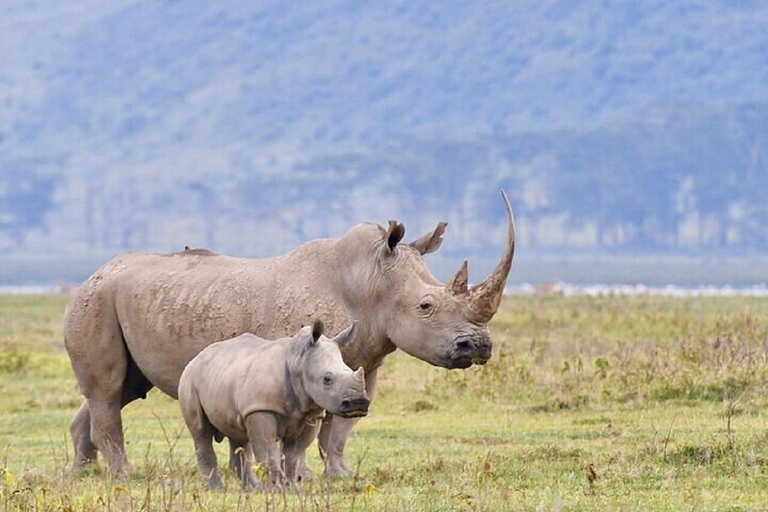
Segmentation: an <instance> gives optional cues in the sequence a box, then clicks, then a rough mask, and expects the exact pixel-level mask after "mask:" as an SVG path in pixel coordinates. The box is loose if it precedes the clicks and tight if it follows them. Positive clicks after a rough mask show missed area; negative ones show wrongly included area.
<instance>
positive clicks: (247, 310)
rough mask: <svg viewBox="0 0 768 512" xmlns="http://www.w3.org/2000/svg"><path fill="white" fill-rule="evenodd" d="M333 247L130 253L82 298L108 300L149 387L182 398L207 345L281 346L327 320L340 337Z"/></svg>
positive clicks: (342, 314)
mask: <svg viewBox="0 0 768 512" xmlns="http://www.w3.org/2000/svg"><path fill="white" fill-rule="evenodd" d="M332 244H333V241H331V240H319V241H314V242H311V243H308V244H305V245H303V246H301V247H299V248H298V249H296V250H295V251H293V252H291V253H289V254H287V255H285V256H281V257H278V258H270V259H261V260H250V259H242V258H232V257H227V256H219V255H211V254H188V253H176V254H172V255H156V254H138V253H134V254H125V255H121V256H118V257H117V258H115V259H114V260H112V261H111V262H109V263H108V264H107V265H105V266H104V267H102V268H101V269H99V271H97V272H96V273H95V274H94V275H93V276H91V278H89V280H88V281H86V283H84V285H83V286H82V287H81V290H80V291H79V292H78V294H83V295H84V296H87V295H88V294H92V293H94V290H96V291H97V292H98V293H101V294H106V295H108V296H109V297H111V299H112V300H111V303H113V304H114V314H116V315H117V318H118V320H119V323H120V328H121V329H122V334H123V337H124V339H125V343H126V346H127V347H128V350H129V352H130V353H131V355H132V357H133V359H134V360H135V362H136V364H137V366H138V367H139V368H140V369H141V371H142V372H143V374H144V375H145V376H146V377H147V379H149V381H150V382H151V383H152V384H153V385H155V386H157V387H159V388H160V389H161V390H162V391H163V392H165V393H167V394H169V395H171V396H174V397H176V396H177V387H178V382H179V377H180V376H181V372H182V370H183V369H184V367H185V366H186V364H187V363H188V362H189V361H190V360H191V359H192V358H193V357H194V356H195V355H196V354H197V353H199V352H200V351H201V350H202V349H203V348H204V347H206V346H207V345H209V344H211V343H213V342H217V341H220V340H224V339H229V338H233V337H235V336H238V335H240V334H242V333H246V332H250V333H254V334H256V335H258V336H262V337H264V338H269V339H275V338H279V337H282V336H286V335H288V334H289V333H293V332H295V331H296V330H297V329H298V328H299V327H301V326H302V325H306V324H309V323H311V322H312V320H314V319H315V318H321V319H322V320H323V321H324V322H326V324H327V325H328V329H329V332H334V331H340V330H341V329H342V328H343V327H344V326H345V325H346V323H347V314H346V310H345V309H344V307H343V305H342V303H341V300H340V299H339V298H337V297H336V294H335V291H334V283H333V282H331V280H330V279H329V272H328V268H329V266H330V265H332V262H331V261H329V260H330V259H332V255H331V254H332Z"/></svg>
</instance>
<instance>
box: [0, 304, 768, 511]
mask: <svg viewBox="0 0 768 512" xmlns="http://www.w3.org/2000/svg"><path fill="white" fill-rule="evenodd" d="M66 301H67V299H66V298H65V297H60V296H0V510H4V511H7V510H35V511H42V510H71V511H80V510H84V511H91V510H114V511H124V510H125V511H142V510H146V511H149V510H157V511H164V510H178V511H184V510H189V511H192V510H195V511H197V510H199V511H224V510H264V511H266V510H288V511H293V510H308V511H310V510H319V511H323V510H345V511H346V510H391V511H400V510H402V511H410V510H433V511H442V510H491V511H492V510H590V511H594V510H611V511H615V510H731V511H735V510H768V422H767V421H766V420H767V419H768V409H767V406H768V300H766V299H760V298H746V297H718V298H712V297H701V298H686V299H682V298H665V297H650V296H648V297H619V296H612V297H611V296H607V297H586V296H583V297H561V296H508V297H505V299H504V302H503V304H502V308H501V310H500V311H499V313H498V314H497V315H496V317H495V318H494V319H493V322H492V324H491V327H492V333H493V337H494V338H493V339H494V354H493V358H492V359H491V361H490V362H489V363H488V364H487V365H486V366H483V367H473V368H471V369H469V370H466V371H458V370H454V371H447V370H443V369H438V368H433V367H431V366H429V365H428V364H426V363H422V362H420V361H417V360H416V359H414V358H411V357H409V356H407V355H405V354H403V353H402V352H396V353H395V354H393V355H392V356H390V357H389V358H388V359H387V360H386V362H385V364H384V367H383V369H382V370H381V371H380V374H379V390H378V392H377V395H376V398H375V400H374V402H373V405H372V408H371V413H370V415H369V417H368V418H365V419H363V420H362V421H361V422H360V423H359V425H358V427H357V428H356V430H354V431H353V433H352V436H351V437H350V441H349V444H348V445H347V450H346V453H347V459H348V460H349V461H350V462H352V463H354V465H355V466H356V468H357V472H356V474H355V475H354V476H350V477H347V478H344V479H340V480H334V481H331V482H328V481H326V480H324V479H323V478H321V477H319V476H318V475H321V474H322V461H321V459H320V457H319V455H318V453H317V447H316V444H313V446H312V447H310V450H309V452H308V456H309V465H310V467H311V468H312V469H313V470H314V472H315V475H316V478H315V479H314V480H313V481H312V482H310V483H307V484H304V485H303V486H302V487H301V489H300V490H299V491H298V492H286V493H277V494H260V493H246V492H242V491H241V490H240V489H239V487H238V485H237V482H236V481H234V478H233V477H232V476H231V474H230V473H229V472H228V470H226V469H224V468H225V467H226V452H227V450H226V446H225V445H218V446H217V453H218V456H219V464H220V466H222V468H223V469H224V471H223V474H224V476H225V478H226V480H225V490H224V491H221V492H207V491H205V490H204V488H203V480H202V478H201V477H200V475H199V474H198V473H197V468H196V465H195V461H194V451H193V448H192V442H191V438H190V436H189V435H188V433H187V431H186V428H185V426H184V424H183V421H182V418H181V414H180V411H179V410H178V404H177V403H176V402H175V401H173V400H171V399H170V398H168V397H166V396H164V395H162V394H161V393H159V392H158V391H156V390H153V391H152V392H151V393H150V394H149V396H148V397H147V399H146V400H139V401H137V402H134V403H132V404H130V405H129V406H128V407H126V408H125V409H124V410H123V421H124V427H125V431H126V440H127V443H128V445H127V450H128V456H129V460H130V461H131V462H132V464H133V473H132V476H131V477H130V478H128V479H126V480H124V481H113V480H112V479H111V478H110V477H109V475H108V472H107V471H105V466H104V465H103V462H102V461H101V460H100V461H99V464H98V465H97V466H95V467H94V468H92V469H89V470H87V471H86V472H85V473H84V474H82V475H79V476H77V477H73V476H72V475H71V474H70V471H69V467H70V465H71V460H72V448H71V445H70V440H69V433H68V425H69V421H70V419H71V418H72V416H73V415H74V413H75V411H76V410H77V408H78V406H79V405H80V403H81V396H80V393H79V390H78V387H77V383H76V380H75V377H74V374H73V372H72V370H71V368H70V365H69V360H68V358H67V355H66V352H65V351H64V347H63V343H62V335H61V319H62V315H63V311H64V307H65V305H66ZM256 471H257V474H258V473H259V468H256Z"/></svg>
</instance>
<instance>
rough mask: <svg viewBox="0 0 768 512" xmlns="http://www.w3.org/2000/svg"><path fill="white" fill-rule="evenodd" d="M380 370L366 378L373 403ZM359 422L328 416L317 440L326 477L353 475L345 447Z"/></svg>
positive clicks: (366, 384)
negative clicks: (345, 455) (345, 454)
mask: <svg viewBox="0 0 768 512" xmlns="http://www.w3.org/2000/svg"><path fill="white" fill-rule="evenodd" d="M377 373H378V370H373V371H372V372H371V373H369V374H367V375H366V376H365V389H366V391H367V393H368V397H369V398H370V399H371V401H373V395H374V394H375V393H376V376H377ZM358 421H359V418H342V417H340V416H335V415H333V414H327V415H326V416H325V419H324V420H323V426H322V427H321V428H320V435H319V436H318V438H317V441H318V445H319V448H320V456H321V457H322V458H323V461H324V462H325V473H324V474H325V476H326V477H328V478H334V477H338V476H346V475H351V474H352V473H353V471H352V468H350V467H349V465H348V464H347V463H346V461H345V460H344V447H345V446H346V444H347V438H348V437H349V433H350V432H352V429H353V428H354V426H355V425H356V424H357V422H358Z"/></svg>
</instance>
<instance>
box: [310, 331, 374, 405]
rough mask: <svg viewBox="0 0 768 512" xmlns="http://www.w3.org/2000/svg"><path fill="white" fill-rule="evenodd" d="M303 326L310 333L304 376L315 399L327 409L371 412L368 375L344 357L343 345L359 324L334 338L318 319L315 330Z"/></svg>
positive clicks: (351, 336) (350, 337) (349, 339)
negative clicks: (329, 335) (367, 386)
mask: <svg viewBox="0 0 768 512" xmlns="http://www.w3.org/2000/svg"><path fill="white" fill-rule="evenodd" d="M308 331H309V329H306V330H305V329H302V332H301V333H300V335H304V336H307V335H308V339H307V347H306V350H305V352H304V357H303V360H302V362H301V364H302V376H303V380H304V389H306V391H307V394H309V396H310V398H312V400H314V402H315V403H316V404H317V405H319V406H320V407H322V408H323V409H325V410H326V411H328V412H330V413H332V414H337V415H339V416H343V417H345V418H356V417H360V416H365V415H366V414H368V406H369V405H370V403H371V401H370V400H369V399H368V395H367V394H366V392H365V375H364V373H363V368H362V367H360V368H358V369H357V370H356V371H353V370H352V369H351V368H350V367H349V366H347V365H346V364H345V363H344V360H343V359H342V358H341V350H340V348H341V347H343V346H344V345H346V344H347V343H349V342H350V341H351V340H352V339H353V338H354V335H355V324H352V325H350V326H349V327H347V328H346V329H345V330H344V331H342V332H340V333H339V334H338V335H337V336H336V337H334V338H327V337H325V336H323V323H322V322H321V321H320V320H315V323H314V324H313V325H312V330H311V332H308Z"/></svg>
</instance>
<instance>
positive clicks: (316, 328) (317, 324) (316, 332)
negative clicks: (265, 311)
mask: <svg viewBox="0 0 768 512" xmlns="http://www.w3.org/2000/svg"><path fill="white" fill-rule="evenodd" d="M324 329H325V325H323V322H322V321H321V320H315V321H314V323H312V341H310V344H311V345H314V344H315V343H317V340H319V339H320V336H322V335H323V330H324Z"/></svg>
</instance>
